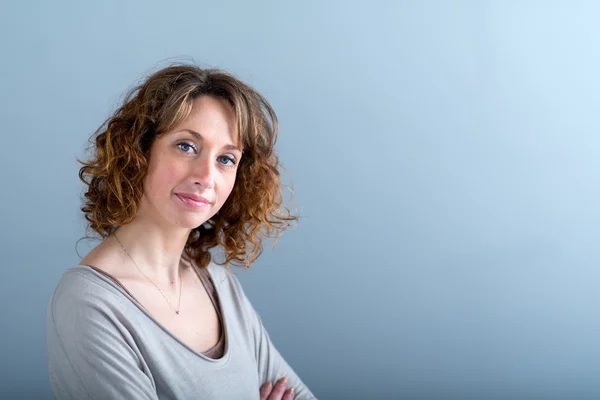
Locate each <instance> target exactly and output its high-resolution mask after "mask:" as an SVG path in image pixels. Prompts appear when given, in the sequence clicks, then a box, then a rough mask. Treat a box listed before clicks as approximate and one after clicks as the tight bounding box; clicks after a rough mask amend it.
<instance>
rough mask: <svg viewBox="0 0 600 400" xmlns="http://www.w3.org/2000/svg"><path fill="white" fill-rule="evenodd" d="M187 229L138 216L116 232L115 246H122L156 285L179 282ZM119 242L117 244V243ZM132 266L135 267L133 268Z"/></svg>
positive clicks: (187, 234) (188, 232) (187, 233)
mask: <svg viewBox="0 0 600 400" xmlns="http://www.w3.org/2000/svg"><path fill="white" fill-rule="evenodd" d="M190 232H191V231H190V230H189V229H184V228H177V227H170V228H168V229H165V227H163V226H160V225H159V224H157V223H156V222H155V221H152V220H150V219H146V218H144V217H142V216H137V217H136V218H135V219H134V220H133V221H132V222H131V223H129V224H127V225H124V226H121V227H120V228H119V229H118V230H117V231H116V232H115V234H114V235H115V236H116V237H117V239H118V241H117V240H116V239H109V240H115V241H116V244H117V245H118V246H119V247H120V244H122V245H123V247H124V248H125V250H127V253H129V256H130V257H131V259H132V260H133V263H134V264H135V265H137V267H138V268H140V269H142V270H143V271H144V273H145V274H146V275H147V276H148V277H150V278H151V279H152V280H155V281H156V282H176V281H178V280H179V275H180V268H181V256H182V253H183V249H184V247H185V244H186V242H187V239H188V236H189V234H190ZM119 242H120V244H119ZM132 267H134V268H135V266H134V265H132Z"/></svg>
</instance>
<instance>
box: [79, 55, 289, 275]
mask: <svg viewBox="0 0 600 400" xmlns="http://www.w3.org/2000/svg"><path fill="white" fill-rule="evenodd" d="M203 95H209V96H214V97H217V98H221V99H225V100H226V101H227V102H228V103H229V104H230V105H231V106H232V108H233V110H234V112H235V116H236V124H237V132H238V143H240V145H241V147H242V152H243V156H242V159H241V161H240V164H239V166H238V171H237V176H236V181H235V184H234V187H233V190H232V192H231V194H230V195H229V197H228V198H227V200H226V202H225V203H224V204H223V207H222V208H221V209H220V210H219V212H218V213H217V214H216V215H215V216H213V217H212V218H211V223H210V224H203V225H200V226H199V227H197V228H195V229H193V230H192V232H191V233H190V235H189V237H188V240H187V243H186V245H185V249H184V253H185V255H186V256H188V257H190V258H191V259H192V260H193V261H195V263H196V264H197V265H198V266H199V267H205V266H207V265H208V264H209V263H210V262H211V260H212V255H211V252H210V249H212V248H214V247H216V246H221V247H222V249H223V250H224V252H223V255H224V261H222V262H218V264H221V265H226V264H227V265H229V263H233V264H236V265H242V266H244V267H246V268H248V267H249V266H250V264H251V263H252V262H253V261H255V260H256V258H257V257H258V256H259V255H260V254H261V253H262V250H263V243H262V242H263V239H264V238H265V237H269V238H273V239H275V240H276V239H277V238H278V237H279V236H280V234H281V233H283V231H284V230H285V229H287V228H288V227H289V226H290V223H291V222H293V221H297V217H296V216H293V215H291V213H290V210H289V209H288V208H287V207H285V206H284V205H283V196H282V188H283V185H282V183H281V182H280V172H279V169H280V164H279V160H278V157H277V155H276V153H275V151H274V147H275V142H276V140H277V126H278V125H277V116H276V114H275V112H274V110H273V108H272V107H271V106H270V105H269V103H268V102H267V100H266V99H265V98H264V97H263V96H262V95H260V94H259V93H258V92H257V91H256V90H254V89H253V88H252V87H250V86H248V85H247V84H245V83H243V82H241V81H240V80H238V79H237V78H235V77H234V76H232V75H231V74H229V73H227V72H225V71H222V70H219V69H202V68H200V67H198V66H195V65H190V64H177V65H170V66H168V67H166V68H164V69H161V70H159V71H157V72H155V73H154V74H151V75H150V76H149V77H147V78H146V79H145V80H144V81H143V82H142V83H141V84H140V85H139V86H137V87H134V88H133V89H131V90H130V91H129V92H128V93H127V94H126V96H125V99H124V102H123V104H122V105H121V106H120V107H119V108H118V109H117V110H116V111H115V112H114V113H113V115H112V116H110V117H109V118H108V119H107V120H106V121H105V122H104V123H103V124H102V125H101V126H100V128H98V130H97V131H96V132H95V133H94V135H93V136H92V137H91V138H90V147H89V149H88V150H90V151H91V152H92V155H91V158H90V159H89V160H87V161H81V160H78V161H79V162H80V163H81V164H82V165H83V167H81V168H80V170H79V178H80V179H81V181H82V182H83V183H84V184H85V185H86V186H87V188H86V189H87V190H86V191H85V194H84V197H85V199H84V200H83V206H82V207H81V211H83V212H84V214H85V219H86V220H87V221H88V229H91V230H93V231H94V232H96V233H97V234H98V235H100V237H101V238H106V237H108V236H109V235H110V234H112V233H113V232H114V231H116V230H117V229H118V228H119V227H120V226H122V225H126V224H128V223H130V222H131V221H132V220H133V219H134V218H135V216H136V212H137V207H138V205H139V202H140V200H141V198H142V195H143V182H144V178H145V176H146V174H147V170H148V162H149V155H150V148H151V146H152V143H153V142H154V140H155V139H156V138H157V137H158V136H159V135H162V134H164V133H166V132H168V131H169V130H171V129H173V127H174V126H175V125H176V124H177V123H179V122H181V121H182V120H184V119H186V118H187V117H188V116H189V114H190V112H191V109H192V103H193V101H194V100H195V99H196V98H197V97H199V96H203ZM206 225H208V226H206Z"/></svg>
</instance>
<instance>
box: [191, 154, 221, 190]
mask: <svg viewBox="0 0 600 400" xmlns="http://www.w3.org/2000/svg"><path fill="white" fill-rule="evenodd" d="M215 168H216V166H215V165H214V163H213V162H212V158H211V157H210V156H208V155H206V156H204V155H203V156H202V157H200V159H199V160H197V161H196V163H195V165H194V175H193V178H194V184H195V185H197V186H200V187H201V188H203V189H212V188H213V186H214V185H215V174H216V171H215Z"/></svg>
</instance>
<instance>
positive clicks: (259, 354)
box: [231, 274, 316, 400]
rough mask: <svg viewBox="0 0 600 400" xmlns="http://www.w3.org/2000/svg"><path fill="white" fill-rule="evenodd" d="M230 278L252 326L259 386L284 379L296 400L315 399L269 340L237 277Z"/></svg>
mask: <svg viewBox="0 0 600 400" xmlns="http://www.w3.org/2000/svg"><path fill="white" fill-rule="evenodd" d="M231 276H232V277H233V279H234V280H235V283H236V286H237V287H238V291H239V293H240V297H241V299H242V302H243V303H244V307H245V309H246V314H247V315H248V318H249V319H250V323H251V325H252V330H253V334H254V343H255V355H256V360H257V363H258V376H259V379H260V380H261V381H260V384H261V385H262V384H263V383H265V382H267V381H271V382H273V383H275V382H276V381H277V380H278V379H279V378H282V377H286V378H287V380H288V387H291V388H294V391H295V393H296V396H295V399H296V400H310V399H316V397H315V396H314V395H313V394H312V393H311V391H310V390H309V389H308V387H307V386H306V385H305V384H304V383H303V382H302V380H301V379H300V377H298V375H297V374H296V372H294V370H293V369H292V367H290V366H289V364H288V363H287V362H286V361H285V360H284V359H283V357H282V356H281V354H280V353H279V351H277V349H276V348H275V346H274V345H273V343H272V342H271V339H270V338H269V334H268V333H267V330H266V329H265V327H264V325H263V323H262V320H261V318H260V316H259V315H258V313H257V312H256V310H255V309H254V307H253V306H252V304H251V303H250V300H248V298H247V297H246V295H245V293H244V291H243V289H242V287H241V284H240V283H239V281H238V279H237V277H235V275H233V274H231Z"/></svg>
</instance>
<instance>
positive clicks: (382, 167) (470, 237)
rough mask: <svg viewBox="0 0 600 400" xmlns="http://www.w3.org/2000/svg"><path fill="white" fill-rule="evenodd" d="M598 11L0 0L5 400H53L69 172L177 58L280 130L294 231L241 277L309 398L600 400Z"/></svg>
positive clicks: (469, 4) (440, 4) (71, 211)
mask: <svg viewBox="0 0 600 400" xmlns="http://www.w3.org/2000/svg"><path fill="white" fill-rule="evenodd" d="M599 17H600V5H598V3H597V2H593V1H590V2H584V1H567V0H565V1H370V2H366V1H365V2H350V1H348V2H345V1H341V0H340V1H335V2H334V1H302V2H289V1H270V2H261V1H211V2H207V1H172V2H169V3H168V4H167V2H164V1H162V2H158V1H116V0H110V1H108V0H105V1H97V2H83V1H75V0H74V1H53V2H50V1H47V2H46V1H16V0H14V1H3V2H2V4H1V6H0V51H1V62H0V85H1V86H0V121H1V125H0V126H1V139H2V140H1V143H2V145H1V146H0V163H1V168H0V180H1V183H0V185H1V187H2V189H1V190H2V197H1V200H0V202H1V203H0V204H1V208H0V220H1V221H2V223H1V228H0V229H1V239H2V240H1V241H0V263H1V265H2V268H3V277H2V279H1V280H0V293H1V296H2V297H1V302H0V311H1V313H2V314H1V318H2V328H1V332H2V333H1V334H2V340H1V341H0V354H1V356H0V377H1V378H0V397H2V398H39V399H42V398H50V397H51V391H50V387H49V384H48V379H47V371H46V366H45V341H44V340H45V336H44V335H45V334H44V317H45V312H46V304H47V301H48V299H49V297H50V295H51V293H52V291H53V289H54V286H55V285H56V283H57V282H58V280H59V278H60V276H61V273H62V272H63V271H64V270H65V269H66V268H68V267H69V266H72V265H74V264H76V263H77V261H78V260H79V258H78V257H77V255H76V253H75V250H74V246H75V242H76V241H77V239H79V238H80V237H81V236H82V235H83V232H84V231H83V222H82V217H81V215H80V213H79V211H78V207H79V204H80V194H81V190H82V185H80V183H79V180H78V178H77V168H78V166H77V164H76V162H75V157H76V156H82V155H83V154H84V153H83V149H84V145H85V143H86V140H87V138H88V136H89V135H90V134H91V133H93V131H94V130H95V129H96V127H97V126H98V125H99V124H100V123H101V122H102V121H103V120H104V119H105V118H106V117H107V116H108V115H109V113H110V111H112V110H114V108H115V107H116V106H117V105H118V104H119V100H120V98H121V94H122V93H123V92H124V91H125V90H126V89H127V88H128V87H130V86H131V85H132V84H133V83H134V82H136V81H137V80H138V79H139V78H140V77H142V76H144V75H145V74H147V73H149V72H152V71H153V70H155V67H157V66H164V65H166V62H165V60H166V59H173V58H174V59H175V60H183V61H186V60H192V59H193V60H195V61H197V62H198V63H200V64H201V65H203V66H216V67H220V68H224V69H226V70H228V71H231V72H233V73H234V74H236V75H237V76H238V77H240V78H242V79H243V80H245V81H247V82H249V83H250V84H252V85H254V86H255V87H256V88H257V89H258V90H260V91H261V92H262V93H263V94H264V95H265V96H266V97H267V98H268V99H269V100H270V101H271V102H272V104H273V106H274V107H275V109H276V110H277V112H278V114H279V117H280V121H281V136H280V141H279V144H278V148H279V152H280V155H281V160H282V162H283V164H284V165H285V167H286V168H287V170H288V171H289V174H290V176H291V177H292V179H293V182H294V191H295V194H296V200H295V203H294V205H293V207H295V208H296V209H298V210H299V211H300V213H301V215H302V216H303V218H302V220H301V223H300V224H299V225H298V227H297V228H295V229H293V230H290V231H288V232H287V233H286V234H285V235H284V236H283V238H282V239H281V241H280V243H279V245H278V247H276V249H275V250H271V248H270V247H269V248H268V249H267V250H266V251H265V254H264V256H263V257H262V258H261V259H260V260H259V261H258V262H257V263H256V264H255V266H254V268H253V269H251V270H250V271H241V272H240V276H241V279H242V281H243V283H244V286H245V289H246V291H247V293H248V295H249V297H250V298H251V300H252V301H253V303H254V305H255V307H256V308H257V309H258V311H259V312H260V313H261V314H262V316H263V319H264V322H265V324H266V326H267V328H268V329H269V331H270V334H271V336H272V338H273V340H274V342H275V343H276V345H277V346H278V347H279V349H280V350H281V352H282V353H283V354H284V356H285V357H286V358H287V360H288V361H289V362H290V364H292V366H293V367H294V368H295V369H296V370H297V372H298V373H299V375H300V376H301V377H302V378H303V379H304V380H305V382H306V383H307V384H308V385H309V386H310V387H311V388H312V390H313V391H314V392H315V394H317V395H318V396H319V397H320V398H323V399H338V398H344V399H366V398H369V399H371V398H373V399H374V398H377V399H384V398H407V399H413V398H414V399H420V398H422V399H429V398H431V399H433V398H478V399H483V398H486V399H487V398H499V399H500V398H502V399H503V398H506V399H517V398H528V399H534V398H539V399H551V398H553V399H554V398H556V399H567V398H569V399H579V398H598V397H600V343H599V340H600V312H599V310H598V305H599V303H600V294H599V291H598V287H599V281H600V272H599V271H600V270H599V268H600V247H599V246H598V245H597V241H598V238H600V212H599V210H600V204H599V196H600V185H599V183H598V177H599V175H600V156H599V155H600V151H599V150H600V135H599V128H600V126H599V125H600V123H599V118H598V117H599V115H600V113H599V105H600V94H599V93H600V79H598V74H599V73H600V52H599V48H598V46H599V44H600V24H599V23H598V19H599ZM91 245H93V243H92V244H90V245H89V246H91ZM89 246H88V247H87V248H88V249H89ZM85 249H86V245H85V244H82V245H81V246H80V247H79V250H80V252H83V253H85Z"/></svg>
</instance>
